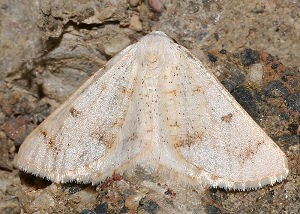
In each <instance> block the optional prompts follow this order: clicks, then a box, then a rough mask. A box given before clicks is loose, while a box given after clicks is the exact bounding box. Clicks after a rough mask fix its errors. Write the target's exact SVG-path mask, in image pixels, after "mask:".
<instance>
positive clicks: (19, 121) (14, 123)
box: [4, 116, 26, 142]
mask: <svg viewBox="0 0 300 214" xmlns="http://www.w3.org/2000/svg"><path fill="white" fill-rule="evenodd" d="M4 132H5V133H6V135H7V136H8V137H9V138H10V139H12V140H14V141H17V142H20V141H22V140H23V138H24V135H25V133H26V119H25V117H24V116H20V117H18V118H16V119H15V118H11V119H9V120H8V121H7V122H6V123H5V125H4Z"/></svg>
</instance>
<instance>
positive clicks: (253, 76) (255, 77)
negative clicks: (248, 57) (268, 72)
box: [249, 63, 264, 86]
mask: <svg viewBox="0 0 300 214" xmlns="http://www.w3.org/2000/svg"><path fill="white" fill-rule="evenodd" d="M263 74H264V70H263V67H262V65H261V64H259V63H256V64H253V65H251V67H250V70H249V80H250V81H251V82H252V83H254V84H255V85H258V86H259V85H261V83H262V79H263Z"/></svg>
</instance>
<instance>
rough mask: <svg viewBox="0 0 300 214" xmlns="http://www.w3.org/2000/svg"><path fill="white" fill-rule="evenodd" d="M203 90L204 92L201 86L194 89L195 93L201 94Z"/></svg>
mask: <svg viewBox="0 0 300 214" xmlns="http://www.w3.org/2000/svg"><path fill="white" fill-rule="evenodd" d="M201 90H202V89H201V87H200V86H197V87H196V88H194V89H193V92H197V93H200V92H201Z"/></svg>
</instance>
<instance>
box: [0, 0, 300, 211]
mask: <svg viewBox="0 0 300 214" xmlns="http://www.w3.org/2000/svg"><path fill="white" fill-rule="evenodd" d="M299 20H300V2H299V1H297V0H284V1H279V0H271V1H267V0H263V1H261V0H260V1H257V0H255V1H237V0H236V1H234V0H232V1H225V0H219V1H217V0H203V1H195V0H190V1H171V0H144V1H142V0H120V1H116V0H113V1H106V0H103V1H96V0H94V1H93V0H91V1H87V0H71V1H70V0H68V1H67V0H54V1H50V0H43V1H41V0H31V1H20V0H2V1H1V2H0V25H1V27H0V47H1V51H0V154H1V156H0V213H81V214H91V213H98V214H99V213H210V214H213V213H299V212H300V206H299V204H300V200H299V189H300V185H299V183H300V182H299V169H300V168H299V165H300V164H299V160H300V158H299V157H300V156H299V142H300V126H299V124H300V115H299V113H300V73H299V68H300V51H299V49H300V47H299V44H300V21H299ZM152 30H161V31H164V32H166V33H167V34H168V35H169V36H170V37H172V38H173V39H174V40H175V41H177V42H178V43H179V44H181V45H183V46H185V47H187V48H188V49H189V50H191V52H192V53H193V54H194V55H195V56H197V57H198V58H199V59H200V60H201V61H203V63H204V64H205V65H206V66H207V67H209V68H210V69H211V70H212V72H213V73H214V74H215V75H216V76H217V77H218V78H219V80H220V81H221V82H222V83H223V84H224V86H225V87H226V88H227V89H228V90H229V91H230V92H231V94H232V95H233V96H234V97H235V98H236V99H237V101H238V102H239V103H240V104H241V105H242V106H243V107H244V108H245V109H246V110H247V112H248V113H249V114H250V115H251V116H252V117H253V118H254V120H255V121H256V122H257V123H259V124H260V126H261V127H262V128H263V129H264V130H265V131H266V132H267V133H268V134H269V135H270V136H271V137H272V138H273V139H274V141H275V142H276V143H277V144H278V145H279V146H280V147H281V149H282V150H283V151H284V152H285V153H286V155H287V157H288V161H289V168H290V174H289V176H288V177H287V179H286V180H285V181H284V182H282V183H280V184H277V185H275V186H267V187H264V188H262V189H259V190H255V191H246V192H234V191H225V190H222V189H213V188H204V187H203V188H194V187H188V186H185V185H182V184H178V183H176V182H175V181H174V180H176V179H173V178H168V177H167V176H166V177H163V178H162V177H161V176H159V175H156V174H155V173H154V174H149V173H147V172H146V171H145V170H143V169H140V168H137V169H135V173H133V174H126V173H125V174H124V175H122V176H120V175H114V176H113V177H112V178H110V179H108V180H107V181H105V182H104V183H102V184H100V185H98V186H91V185H79V184H75V183H70V184H64V185H58V184H54V183H51V182H49V181H45V180H43V179H40V178H36V177H34V176H31V175H28V174H25V173H22V172H19V171H18V170H17V169H16V168H15V167H14V165H13V159H14V156H15V154H16V153H17V151H18V148H19V146H20V144H21V143H22V142H23V140H24V138H25V137H26V136H27V135H28V134H29V133H30V132H31V131H32V130H33V129H34V128H35V127H36V126H37V125H38V124H40V123H41V122H42V121H43V120H44V119H45V118H46V117H47V116H48V115H49V114H50V113H51V112H52V111H53V110H54V109H55V108H56V107H57V106H58V105H59V104H60V103H61V102H63V101H64V100H65V99H66V98H67V97H68V96H69V95H70V94H71V93H72V92H73V91H74V90H75V89H76V88H77V87H78V86H79V85H80V84H81V83H82V82H83V81H84V80H86V79H87V78H88V77H89V76H90V75H91V74H93V73H94V72H95V71H97V70H98V69H99V68H101V67H102V66H103V65H105V63H106V62H107V61H108V60H109V59H110V58H111V57H112V56H114V55H115V54H117V53H118V52H119V51H120V50H122V49H123V48H125V47H127V46H128V45H129V44H132V43H134V42H136V41H137V40H138V39H139V38H140V37H142V36H143V35H145V34H147V33H149V32H151V31H152Z"/></svg>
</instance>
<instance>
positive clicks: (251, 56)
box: [241, 49, 260, 66]
mask: <svg viewBox="0 0 300 214" xmlns="http://www.w3.org/2000/svg"><path fill="white" fill-rule="evenodd" d="M241 59H242V63H243V65H244V66H249V65H252V64H255V63H258V62H259V60H260V55H259V53H258V52H257V51H255V50H251V49H245V50H244V51H243V52H242V53H241Z"/></svg>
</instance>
